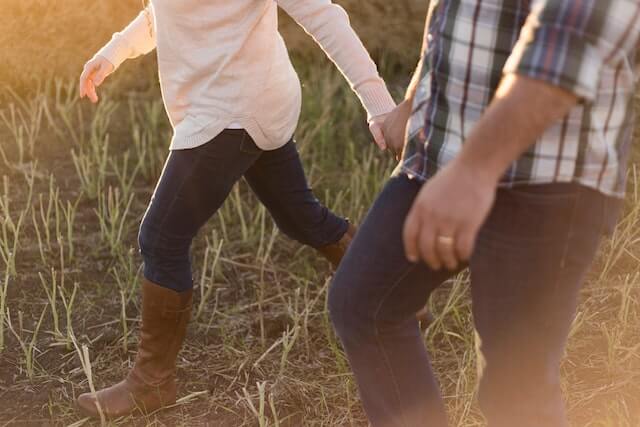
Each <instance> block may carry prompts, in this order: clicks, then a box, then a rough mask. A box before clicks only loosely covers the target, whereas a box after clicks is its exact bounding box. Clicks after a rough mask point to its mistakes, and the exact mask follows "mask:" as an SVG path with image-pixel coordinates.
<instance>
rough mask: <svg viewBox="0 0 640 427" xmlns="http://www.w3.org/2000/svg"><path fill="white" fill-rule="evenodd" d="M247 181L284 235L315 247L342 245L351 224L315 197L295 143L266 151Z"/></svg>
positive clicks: (252, 169)
mask: <svg viewBox="0 0 640 427" xmlns="http://www.w3.org/2000/svg"><path fill="white" fill-rule="evenodd" d="M245 178H246V180H247V182H248V183H249V185H250V186H251V188H252V189H253V191H254V192H255V193H256V195H257V196H258V199H260V201H261V202H262V204H264V205H265V206H266V208H267V209H268V210H269V212H270V213H271V216H273V219H274V221H275V222H276V224H277V225H278V228H280V230H282V232H283V233H284V234H286V235H287V236H289V237H291V238H292V239H295V240H297V241H299V242H300V243H302V244H305V245H309V246H311V247H313V248H316V249H318V248H321V247H323V246H326V245H330V244H332V243H335V242H338V241H339V240H340V239H341V238H342V237H343V236H344V235H345V233H346V232H347V229H348V226H349V225H348V223H347V221H346V220H345V219H344V218H340V217H338V216H337V215H335V214H334V213H332V212H331V211H330V210H329V209H327V207H326V206H324V205H322V204H321V203H320V201H319V200H318V199H317V198H316V197H315V196H314V194H313V192H312V191H311V188H309V185H308V184H307V179H306V177H305V174H304V170H303V168H302V162H301V161H300V157H299V156H298V151H297V149H296V146H295V143H294V142H293V141H290V142H288V143H287V144H286V145H285V146H283V147H281V148H278V149H277V150H273V151H265V152H264V153H263V154H262V155H261V156H260V158H259V159H258V160H257V161H256V162H255V163H254V164H253V165H252V166H251V168H249V170H248V171H247V172H246V174H245Z"/></svg>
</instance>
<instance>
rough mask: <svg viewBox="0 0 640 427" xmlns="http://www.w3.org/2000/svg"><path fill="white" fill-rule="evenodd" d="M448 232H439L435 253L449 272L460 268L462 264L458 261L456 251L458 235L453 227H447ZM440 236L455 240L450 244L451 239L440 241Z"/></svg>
mask: <svg viewBox="0 0 640 427" xmlns="http://www.w3.org/2000/svg"><path fill="white" fill-rule="evenodd" d="M446 230H448V231H439V232H438V235H437V236H436V242H435V251H436V255H437V256H438V258H439V259H440V260H441V261H442V263H443V264H444V266H445V267H446V268H447V269H448V270H455V269H456V268H458V265H459V264H460V260H459V259H458V253H457V251H456V243H455V242H456V240H455V239H456V233H455V232H454V231H452V230H453V228H451V227H447V228H446ZM438 236H441V237H446V238H452V239H454V240H453V241H452V242H449V241H448V240H449V239H442V240H441V239H439V237H438Z"/></svg>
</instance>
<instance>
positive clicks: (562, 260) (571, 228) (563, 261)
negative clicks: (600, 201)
mask: <svg viewBox="0 0 640 427" xmlns="http://www.w3.org/2000/svg"><path fill="white" fill-rule="evenodd" d="M581 197H582V190H579V191H578V194H577V197H576V198H575V200H574V201H573V207H572V209H571V217H570V218H569V227H568V229H567V234H566V240H565V242H564V248H563V249H562V256H561V257H560V268H558V270H557V271H556V274H555V278H554V283H553V294H554V298H555V297H556V296H557V294H558V283H559V282H560V275H561V272H562V270H564V268H565V265H566V260H567V255H568V254H569V241H570V240H571V236H572V235H573V231H574V223H575V219H576V214H577V213H578V204H579V203H578V202H579V201H580V199H581Z"/></svg>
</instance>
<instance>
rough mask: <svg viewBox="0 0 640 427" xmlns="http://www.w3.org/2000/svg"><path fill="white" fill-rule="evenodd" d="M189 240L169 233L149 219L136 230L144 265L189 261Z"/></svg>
mask: <svg viewBox="0 0 640 427" xmlns="http://www.w3.org/2000/svg"><path fill="white" fill-rule="evenodd" d="M191 240H192V239H191V238H189V237H184V236H180V235H177V234H174V233H171V232H169V231H168V230H166V229H165V227H159V226H157V224H156V223H155V222H154V221H153V220H152V219H150V218H145V219H144V220H143V221H142V223H141V224H140V229H139V230H138V247H139V248H140V254H141V255H142V258H143V259H144V261H145V263H149V264H163V263H183V262H185V261H187V262H188V260H189V248H190V247H191Z"/></svg>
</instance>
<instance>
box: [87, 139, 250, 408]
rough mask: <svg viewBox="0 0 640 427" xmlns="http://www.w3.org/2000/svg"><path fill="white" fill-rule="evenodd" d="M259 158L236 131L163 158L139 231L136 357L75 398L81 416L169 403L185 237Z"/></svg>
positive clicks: (182, 326) (183, 302)
mask: <svg viewBox="0 0 640 427" xmlns="http://www.w3.org/2000/svg"><path fill="white" fill-rule="evenodd" d="M259 155H260V150H258V149H257V147H255V145H254V144H253V142H252V141H251V140H250V138H248V136H247V135H246V133H245V132H244V131H226V132H224V133H222V134H221V135H219V136H218V137H216V138H215V139H214V140H213V141H211V142H209V143H208V144H205V145H203V146H200V147H197V148H194V149H191V150H184V151H173V152H171V153H170V154H169V158H168V159H167V162H166V164H165V168H164V170H163V172H162V176H161V177H160V180H159V182H158V185H157V187H156V190H155V192H154V195H153V197H152V199H151V204H150V206H149V209H148V210H147V213H146V215H145V217H144V219H143V221H142V225H141V227H140V249H141V252H142V255H143V257H144V261H145V269H144V276H145V278H144V280H143V282H142V324H141V326H140V330H139V340H138V353H137V355H136V360H135V363H134V366H133V368H132V369H131V371H130V372H129V374H128V375H127V377H126V379H125V380H123V381H121V382H120V383H118V384H116V385H114V386H112V387H108V388H105V389H103V390H100V391H98V392H97V393H96V394H92V393H85V394H82V395H80V396H79V397H78V406H79V407H80V409H81V410H82V411H83V412H84V413H85V414H87V415H90V416H97V415H98V408H97V406H98V403H99V404H100V407H101V409H102V411H103V413H104V414H105V415H106V416H107V417H109V418H116V417H120V416H124V415H127V414H130V413H131V412H133V411H135V410H137V409H139V410H141V411H143V412H152V411H154V410H156V409H158V408H161V407H163V406H166V405H170V404H173V403H175V401H176V383H175V370H176V359H177V356H178V353H179V351H180V348H181V346H182V342H183V340H184V336H185V333H186V329H187V324H188V322H189V317H190V312H191V295H192V281H191V264H190V261H189V248H190V246H191V240H192V239H193V237H194V236H195V235H196V233H197V231H198V230H199V229H200V227H201V226H202V225H203V224H204V223H205V222H206V221H207V219H209V217H210V216H211V215H212V214H213V213H214V212H215V211H216V210H217V209H218V207H219V206H220V205H221V204H222V202H223V201H224V199H225V198H226V197H227V194H228V193H229V191H230V189H231V187H232V186H233V184H234V183H235V182H236V181H237V180H238V179H239V178H240V177H241V176H242V174H243V173H244V171H245V170H246V169H247V168H248V167H249V166H250V165H251V163H252V162H253V161H255V159H256V158H257V157H258V156H259Z"/></svg>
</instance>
